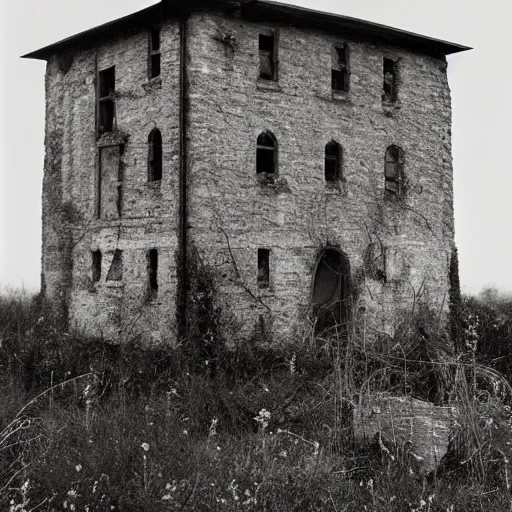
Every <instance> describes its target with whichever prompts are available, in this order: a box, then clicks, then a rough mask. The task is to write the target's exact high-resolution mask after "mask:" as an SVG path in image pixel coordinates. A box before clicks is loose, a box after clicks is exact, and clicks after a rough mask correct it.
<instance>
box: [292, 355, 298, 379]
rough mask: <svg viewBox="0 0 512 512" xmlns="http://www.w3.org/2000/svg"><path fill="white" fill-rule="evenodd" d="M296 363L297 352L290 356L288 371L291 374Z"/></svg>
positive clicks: (294, 369) (294, 370)
mask: <svg viewBox="0 0 512 512" xmlns="http://www.w3.org/2000/svg"><path fill="white" fill-rule="evenodd" d="M296 363H297V354H295V353H294V354H293V356H292V358H291V359H290V373H291V374H292V375H293V374H294V373H295V372H296V371H297V368H296Z"/></svg>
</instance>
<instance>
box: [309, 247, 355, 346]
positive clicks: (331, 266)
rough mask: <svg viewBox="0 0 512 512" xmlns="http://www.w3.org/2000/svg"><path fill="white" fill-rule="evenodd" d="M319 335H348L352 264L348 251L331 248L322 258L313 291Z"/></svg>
mask: <svg viewBox="0 0 512 512" xmlns="http://www.w3.org/2000/svg"><path fill="white" fill-rule="evenodd" d="M311 302H312V305H313V313H314V315H315V318H316V322H315V334H318V335H320V336H322V337H331V336H337V335H340V334H342V335H344V334H346V333H347V332H348V322H349V319H350V263H349V260H348V257H347V256H346V254H344V253H343V252H342V251H340V250H338V249H335V248H327V249H324V250H323V251H322V253H321V254H320V256H319V257H318V261H317V264H316V268H315V272H314V275H313V284H312V290H311Z"/></svg>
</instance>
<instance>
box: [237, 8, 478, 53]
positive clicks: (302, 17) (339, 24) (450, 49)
mask: <svg viewBox="0 0 512 512" xmlns="http://www.w3.org/2000/svg"><path fill="white" fill-rule="evenodd" d="M244 12H245V15H246V16H247V17H249V18H252V19H254V20H255V21H257V20H261V21H269V22H275V23H286V24H292V25H297V26H303V27H309V28H314V29H317V30H320V31H323V32H329V33H333V34H337V35H338V36H339V37H340V38H347V39H354V40H368V41H373V42H376V43H383V44H387V45H390V46H398V47H402V48H406V49H409V50H413V51H416V52H418V53H424V54H427V55H434V56H441V55H449V54H452V53H457V52H463V51H466V50H471V49H472V48H470V47H468V46H463V45H460V44H455V43H450V42H448V41H442V40H440V39H434V38H432V37H427V36H423V35H420V34H415V33H413V32H407V31H405V30H400V29H397V28H393V27H388V26H386V25H381V24H379V23H373V22H370V21H364V20H360V19H357V18H351V17H349V16H342V15H339V14H331V13H326V12H322V11H316V10H313V9H307V8H304V7H297V6H294V5H288V4H283V3H280V2H274V1H272V0H257V1H249V2H247V3H246V4H245V5H244Z"/></svg>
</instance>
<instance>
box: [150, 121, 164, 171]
mask: <svg viewBox="0 0 512 512" xmlns="http://www.w3.org/2000/svg"><path fill="white" fill-rule="evenodd" d="M161 179H162V134H161V133H160V130H159V129H158V128H155V129H154V130H152V131H151V133H150V134H149V137H148V181H160V180H161Z"/></svg>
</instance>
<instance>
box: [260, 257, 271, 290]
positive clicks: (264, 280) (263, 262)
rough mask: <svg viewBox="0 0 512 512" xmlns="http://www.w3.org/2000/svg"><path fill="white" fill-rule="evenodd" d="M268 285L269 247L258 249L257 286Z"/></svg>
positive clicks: (265, 286)
mask: <svg viewBox="0 0 512 512" xmlns="http://www.w3.org/2000/svg"><path fill="white" fill-rule="evenodd" d="M269 287H270V249H258V288H269Z"/></svg>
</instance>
